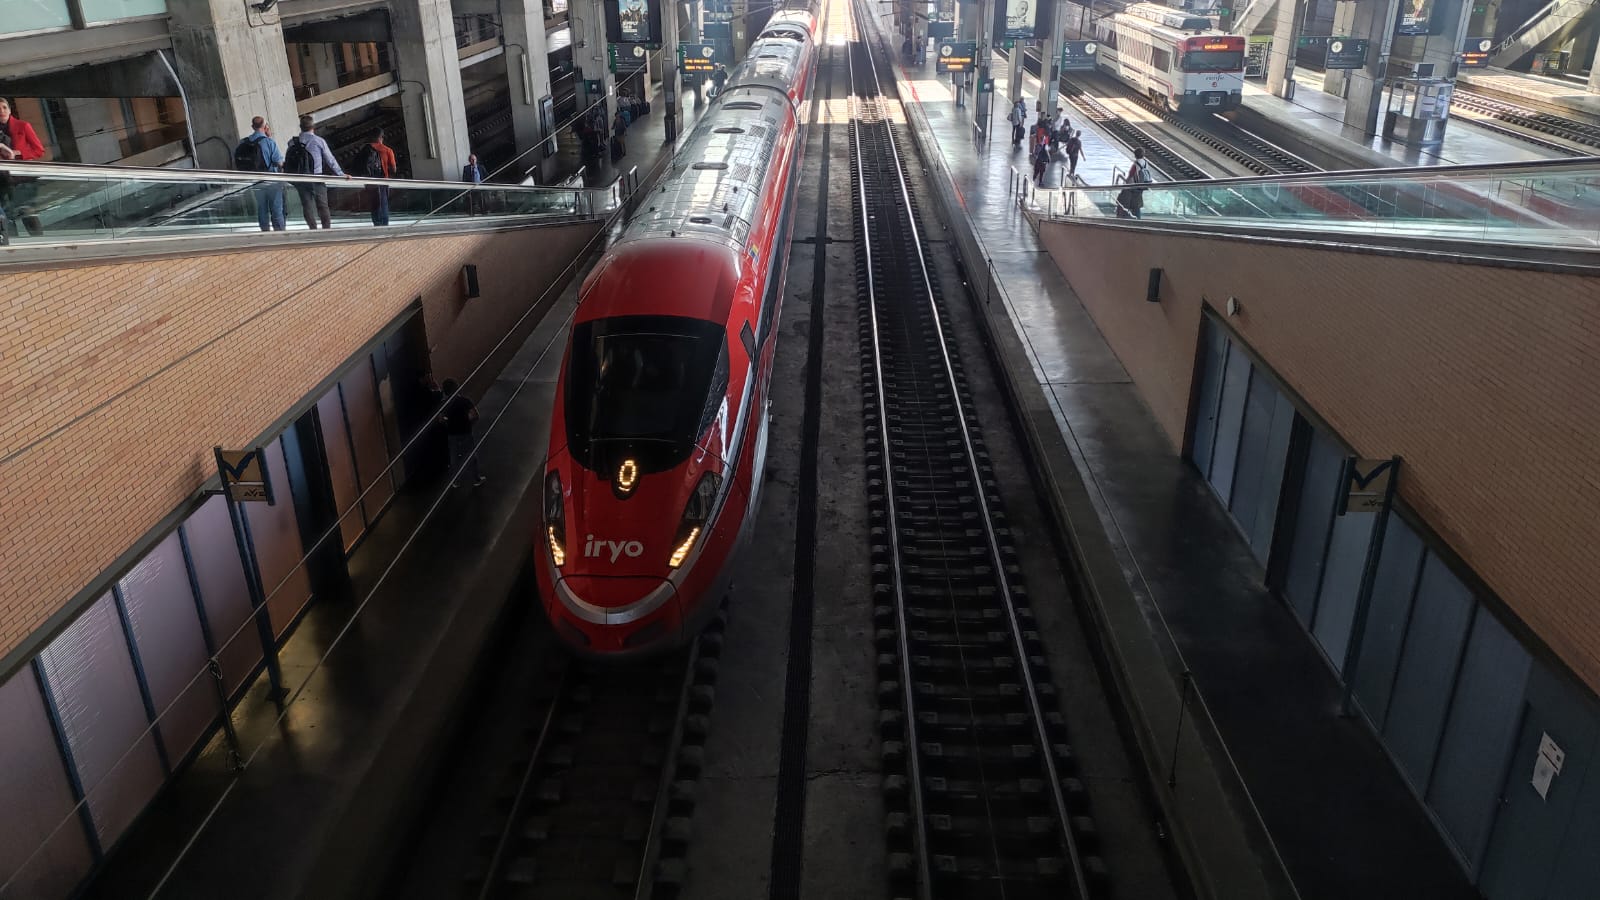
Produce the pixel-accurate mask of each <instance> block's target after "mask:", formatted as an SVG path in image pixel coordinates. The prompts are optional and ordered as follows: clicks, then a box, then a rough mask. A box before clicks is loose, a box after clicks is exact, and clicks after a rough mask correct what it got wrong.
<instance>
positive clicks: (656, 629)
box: [556, 575, 678, 653]
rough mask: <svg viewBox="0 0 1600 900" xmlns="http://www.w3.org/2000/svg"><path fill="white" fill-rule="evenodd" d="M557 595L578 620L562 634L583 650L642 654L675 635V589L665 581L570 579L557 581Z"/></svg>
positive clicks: (622, 578)
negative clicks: (640, 652) (650, 647)
mask: <svg viewBox="0 0 1600 900" xmlns="http://www.w3.org/2000/svg"><path fill="white" fill-rule="evenodd" d="M556 595H557V596H558V598H559V599H560V602H561V605H562V606H563V607H565V609H566V612H567V614H568V615H569V616H571V617H573V618H575V619H577V620H579V621H578V622H574V623H571V625H569V626H568V628H567V629H564V630H563V633H564V634H566V635H567V637H568V639H569V642H574V641H575V642H576V643H577V645H579V646H581V647H583V648H584V649H588V650H591V651H596V652H609V653H618V652H622V653H626V652H630V651H640V650H644V649H646V648H648V647H649V646H651V645H654V644H656V643H658V642H660V641H662V640H664V639H667V638H670V637H671V636H672V635H674V634H676V631H677V615H678V610H677V605H676V601H677V591H676V590H675V589H674V588H673V586H672V583H671V582H669V581H667V580H666V579H664V578H640V577H629V576H607V575H569V576H567V577H565V578H562V579H560V580H559V581H558V582H557V583H556ZM559 624H565V622H561V623H559ZM572 626H577V627H576V628H573V627H572ZM595 626H602V627H595Z"/></svg>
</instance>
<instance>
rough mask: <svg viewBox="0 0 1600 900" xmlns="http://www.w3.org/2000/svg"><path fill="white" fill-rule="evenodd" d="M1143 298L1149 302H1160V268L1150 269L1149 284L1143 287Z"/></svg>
mask: <svg viewBox="0 0 1600 900" xmlns="http://www.w3.org/2000/svg"><path fill="white" fill-rule="evenodd" d="M1144 299H1145V300H1147V301H1149V302H1151V303H1160V302H1161V270H1160V269H1151V270H1150V284H1149V286H1148V287H1146V288H1145V292H1144Z"/></svg>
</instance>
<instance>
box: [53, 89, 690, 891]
mask: <svg viewBox="0 0 1600 900" xmlns="http://www.w3.org/2000/svg"><path fill="white" fill-rule="evenodd" d="M630 137H631V138H632V144H631V145H630V148H629V154H628V156H627V157H625V158H624V162H632V163H633V164H634V165H637V166H638V167H639V170H640V172H641V174H643V173H645V172H650V173H659V172H661V171H664V170H665V169H666V167H667V165H666V164H667V163H668V162H669V160H670V158H671V156H672V154H673V152H674V151H675V149H676V146H677V143H676V142H673V143H668V142H666V141H665V140H664V139H663V126H662V123H661V117H660V116H655V117H653V118H647V119H644V120H642V121H641V122H640V123H638V124H636V125H635V126H634V127H633V128H632V129H631V130H630ZM643 183H644V184H648V183H649V182H648V181H645V182H643ZM490 227H492V226H490ZM600 234H601V237H600V238H599V239H598V240H604V235H605V231H604V230H602V231H601V232H600ZM593 246H595V247H598V246H599V243H598V241H597V242H596V244H594V245H593ZM581 274H582V273H581V271H580V272H579V273H578V274H577V276H575V277H573V278H571V279H570V280H569V281H568V283H567V285H566V287H565V288H564V290H562V291H560V292H559V296H550V297H545V298H542V299H541V300H540V301H539V305H540V306H541V307H542V308H543V315H542V318H539V319H538V320H537V324H536V325H534V326H533V327H532V331H531V333H530V334H529V336H528V337H527V339H526V340H525V341H524V342H523V343H522V344H521V346H520V347H519V348H517V349H516V351H515V353H514V354H513V355H512V356H511V358H510V361H509V362H508V363H507V364H506V366H505V368H504V369H503V370H501V371H500V372H498V373H493V372H489V371H485V372H480V373H478V375H477V376H476V377H472V378H467V377H466V376H467V373H461V372H444V371H440V372H436V373H434V375H435V377H436V378H437V379H440V380H442V379H445V378H450V377H456V378H462V379H463V380H464V381H465V382H466V385H467V388H466V389H467V390H468V391H469V392H471V393H472V394H473V395H474V396H476V397H477V398H478V400H477V407H478V410H479V413H480V419H479V421H478V425H477V426H476V430H475V436H476V437H477V438H478V440H479V444H478V449H477V457H478V459H479V460H480V464H481V469H482V473H483V475H484V476H485V477H486V479H487V480H486V482H485V483H484V484H482V485H480V486H473V485H472V484H471V481H470V479H469V478H465V477H463V478H462V480H461V485H460V486H459V487H456V488H452V487H451V486H450V484H449V480H448V479H447V478H446V477H445V476H444V474H443V473H442V472H441V473H435V474H434V475H433V476H432V477H425V476H414V477H412V478H410V479H408V486H407V489H406V491H404V492H402V493H401V494H400V495H399V496H398V497H397V498H396V499H395V500H394V502H393V504H392V506H390V508H389V510H388V511H387V512H386V513H385V515H384V516H383V518H382V519H381V520H379V521H378V522H377V523H376V524H375V525H374V526H373V527H372V529H371V531H370V532H369V533H368V535H367V536H366V537H365V538H364V540H363V541H362V543H361V544H360V545H359V546H357V547H356V548H355V549H354V551H352V552H351V554H350V556H349V561H348V565H349V570H350V575H351V581H352V587H353V590H352V591H351V595H350V597H349V598H348V599H344V598H341V599H335V600H327V601H322V602H316V603H313V604H312V605H311V607H310V608H309V609H308V610H307V612H306V613H305V614H304V616H303V617H302V618H301V620H300V621H299V624H298V625H297V626H296V630H295V631H294V632H293V633H292V634H291V635H290V636H289V638H288V639H287V641H286V642H285V643H284V645H283V648H282V649H281V650H280V652H279V658H280V665H281V668H282V672H283V679H284V685H285V687H286V689H287V691H288V695H287V698H286V699H285V701H284V704H285V705H283V706H281V707H280V706H279V705H278V703H276V702H274V700H273V699H272V698H271V697H270V696H269V684H268V677H267V675H266V674H261V675H259V676H258V677H257V679H256V682H255V683H254V684H253V685H251V687H250V688H249V689H248V692H247V694H246V695H245V696H244V697H243V699H241V700H240V701H239V702H238V705H237V706H236V707H235V708H234V710H233V714H232V722H233V726H234V728H235V730H236V732H237V734H238V738H239V750H240V755H241V756H242V757H243V760H244V762H245V763H246V765H245V767H244V768H243V770H242V771H236V770H235V769H234V766H233V758H232V755H231V752H230V748H229V746H228V743H227V740H226V737H225V735H224V734H222V733H221V732H219V733H217V734H215V735H213V736H212V737H211V739H210V740H209V742H208V743H207V744H206V745H205V747H204V748H203V749H202V750H200V751H199V752H198V754H197V756H196V757H195V759H194V760H193V762H192V763H191V764H190V765H189V766H188V767H187V768H186V769H184V770H182V771H181V772H180V773H179V774H177V775H175V776H174V777H173V779H172V781H171V782H170V783H169V785H168V787H167V788H166V789H164V791H163V792H162V794H161V795H160V796H159V797H158V798H157V799H156V800H155V801H154V802H153V803H152V804H151V805H150V807H149V808H148V809H147V810H146V811H145V812H144V813H143V814H142V815H141V816H140V818H139V819H138V820H137V821H136V822H135V823H134V825H133V826H132V827H131V828H130V829H129V831H128V833H127V834H126V836H125V837H124V838H123V839H122V840H121V841H120V843H119V844H118V846H117V847H116V849H115V851H114V852H113V853H112V854H111V855H110V856H109V857H108V858H107V859H106V860H105V862H104V864H103V865H102V866H101V867H100V869H99V871H98V872H96V873H94V874H93V875H92V876H91V878H90V880H89V882H88V883H87V885H86V886H85V887H84V888H83V890H82V891H81V893H80V894H79V895H78V896H79V897H80V898H85V900H89V898H104V900H124V898H129V897H140V898H191V897H215V896H224V895H225V896H230V897H237V898H240V900H269V898H272V900H276V898H283V897H302V898H322V897H326V898H349V897H358V896H378V893H379V891H380V889H381V887H382V886H381V885H379V884H376V883H371V879H372V878H373V873H374V872H382V871H386V866H387V863H388V862H389V861H390V859H391V858H392V856H393V854H395V853H396V852H397V851H398V849H399V847H400V842H402V841H403V840H404V839H405V838H406V837H407V833H406V832H405V831H404V829H407V828H409V827H410V825H411V823H413V822H414V821H415V818H416V815H417V814H418V810H419V809H420V808H421V806H422V804H423V803H424V802H425V801H426V799H427V797H426V796H425V792H424V790H422V787H423V786H425V785H427V784H429V783H430V782H431V780H432V775H433V773H432V771H431V770H432V767H433V766H434V765H436V764H437V762H438V759H439V758H440V756H441V754H444V753H446V752H447V751H448V748H449V743H450V742H451V741H453V740H454V739H455V726H456V724H457V723H458V722H459V721H460V718H461V717H462V716H464V715H466V714H467V713H466V712H465V710H466V709H467V708H468V707H469V706H470V704H469V703H467V702H466V701H467V700H468V698H470V697H471V696H472V691H473V690H474V686H473V684H472V681H473V679H474V678H475V677H476V675H477V670H476V667H477V666H478V665H479V664H480V661H481V660H482V658H483V657H484V655H485V651H486V649H487V648H489V647H491V646H492V645H493V644H494V642H495V641H496V640H497V639H498V638H499V636H500V635H501V634H502V633H503V631H504V626H505V624H506V623H507V622H508V621H514V619H515V617H516V616H517V615H518V614H519V612H526V611H527V610H526V609H523V610H518V609H517V604H518V603H525V604H531V603H534V602H536V601H535V598H534V597H533V595H532V593H531V591H530V592H526V593H524V592H525V591H527V590H528V589H527V585H528V584H530V583H531V582H529V581H527V574H526V572H525V565H526V560H527V555H528V549H529V547H530V546H531V545H530V542H531V541H532V539H533V538H532V535H534V534H535V532H536V523H537V517H538V502H539V501H538V496H537V494H538V489H539V481H538V479H539V476H540V474H541V473H542V453H541V452H530V449H529V448H542V447H543V446H544V442H545V440H546V437H547V434H548V429H549V420H548V416H549V411H550V409H551V407H552V403H553V395H554V390H555V384H556V380H557V375H558V369H559V365H560V362H561V356H562V352H563V346H564V343H563V342H564V339H565V334H566V325H567V323H568V322H569V321H570V318H571V314H572V310H573V309H575V308H576V304H577V290H578V287H579V285H580V284H581V283H582V278H581ZM536 315H537V314H536ZM441 440H442V439H441Z"/></svg>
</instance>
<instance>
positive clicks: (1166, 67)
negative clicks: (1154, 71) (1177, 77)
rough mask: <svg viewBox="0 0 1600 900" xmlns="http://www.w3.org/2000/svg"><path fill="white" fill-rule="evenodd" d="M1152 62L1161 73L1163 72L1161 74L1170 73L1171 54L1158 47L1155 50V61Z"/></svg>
mask: <svg viewBox="0 0 1600 900" xmlns="http://www.w3.org/2000/svg"><path fill="white" fill-rule="evenodd" d="M1154 62H1155V67H1156V68H1158V69H1160V70H1161V71H1163V72H1166V71H1170V70H1171V69H1172V54H1171V53H1168V52H1167V51H1165V50H1163V49H1161V48H1160V47H1157V48H1155V60H1154Z"/></svg>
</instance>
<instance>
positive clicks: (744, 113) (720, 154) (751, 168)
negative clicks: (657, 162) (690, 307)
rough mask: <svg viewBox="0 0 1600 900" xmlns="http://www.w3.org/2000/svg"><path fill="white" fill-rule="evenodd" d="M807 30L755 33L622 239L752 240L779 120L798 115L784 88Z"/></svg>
mask: <svg viewBox="0 0 1600 900" xmlns="http://www.w3.org/2000/svg"><path fill="white" fill-rule="evenodd" d="M809 40H810V35H809V33H804V34H802V35H801V36H800V37H799V38H798V39H796V38H793V37H787V36H785V37H777V38H767V39H762V40H757V41H756V42H755V43H753V44H751V46H750V54H749V56H747V57H746V58H745V60H744V61H743V62H741V63H739V65H738V66H737V67H736V68H735V69H734V71H733V72H732V73H731V74H730V77H729V79H728V84H727V86H726V87H725V88H724V89H723V91H722V93H720V94H718V95H717V98H716V100H714V101H713V103H714V106H713V108H712V109H711V110H710V111H709V112H707V113H706V114H705V115H704V116H702V117H701V119H700V121H699V122H697V123H695V127H694V130H693V131H692V132H690V134H689V137H688V139H687V140H686V141H685V142H684V145H683V147H682V148H680V149H679V150H678V152H677V153H676V154H675V155H674V156H673V160H672V171H671V172H670V173H668V174H667V175H666V177H664V178H663V179H662V181H661V184H660V186H659V187H657V188H656V189H655V190H653V191H651V192H650V196H649V198H648V199H646V200H645V201H644V202H643V203H642V204H640V211H639V212H638V213H637V214H636V215H635V216H634V219H633V221H632V222H630V223H629V225H628V228H627V231H626V233H625V234H624V235H623V238H622V240H623V241H629V240H634V239H645V238H663V237H698V238H703V239H706V240H712V241H717V242H722V243H727V244H729V245H730V246H734V247H743V246H745V245H746V244H747V243H749V240H750V231H751V229H752V228H753V227H754V225H755V217H756V213H757V209H758V207H759V206H760V204H761V189H762V186H763V185H764V184H765V183H766V180H767V170H768V168H769V167H770V166H771V165H772V162H773V160H774V159H775V158H776V157H777V150H778V140H779V138H780V137H781V136H782V134H783V126H784V123H785V122H787V121H788V120H789V119H790V118H791V117H794V116H795V115H796V111H795V109H794V107H793V105H792V104H791V102H790V100H789V93H788V91H789V88H790V87H791V86H792V85H793V84H794V82H795V80H796V79H797V78H799V77H800V74H801V73H800V66H801V65H802V64H803V61H804V54H805V47H806V44H807V43H808V42H809Z"/></svg>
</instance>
